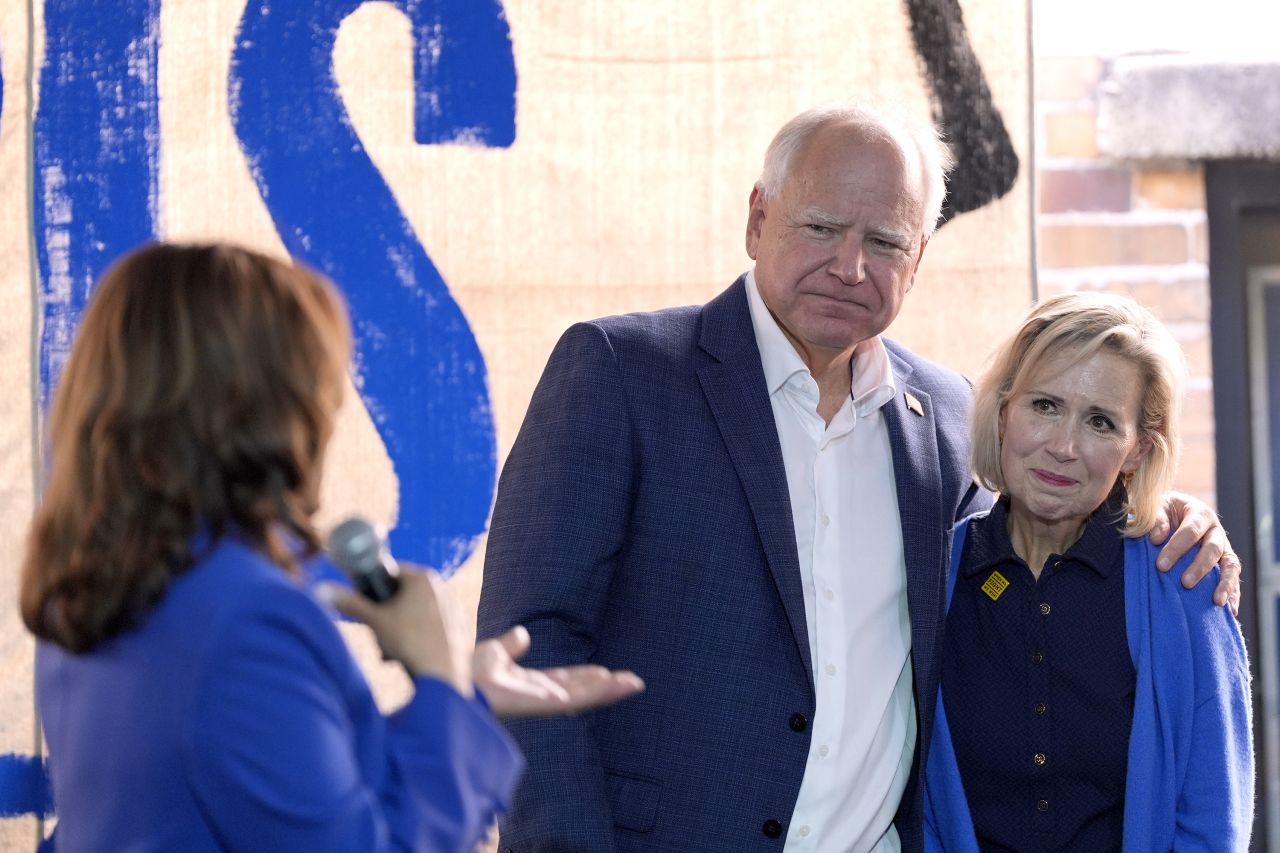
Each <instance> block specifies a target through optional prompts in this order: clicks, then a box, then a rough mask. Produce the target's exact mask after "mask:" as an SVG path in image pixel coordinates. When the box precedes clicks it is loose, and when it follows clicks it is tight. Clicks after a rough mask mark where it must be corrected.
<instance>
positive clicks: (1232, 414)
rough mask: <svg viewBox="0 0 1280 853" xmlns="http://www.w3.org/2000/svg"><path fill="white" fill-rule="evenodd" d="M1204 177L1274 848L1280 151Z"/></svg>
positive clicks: (1232, 520)
mask: <svg viewBox="0 0 1280 853" xmlns="http://www.w3.org/2000/svg"><path fill="white" fill-rule="evenodd" d="M1205 182H1206V200H1207V205H1208V214H1209V294H1210V299H1211V305H1212V308H1211V315H1210V330H1211V334H1212V336H1213V400H1214V420H1215V434H1216V437H1215V445H1216V451H1217V494H1218V511H1219V513H1220V514H1221V515H1222V519H1223V523H1224V524H1225V525H1226V527H1227V530H1228V532H1229V533H1230V535H1231V541H1232V543H1233V544H1234V545H1235V547H1236V549H1237V551H1238V552H1239V554H1240V559H1241V561H1242V563H1243V564H1244V579H1245V584H1244V591H1243V601H1242V603H1241V608H1240V625H1241V628H1242V629H1243V631H1244V636H1245V641H1246V643H1248V646H1249V651H1250V663H1251V666H1252V668H1253V685H1254V694H1253V702H1254V743H1255V747H1256V752H1257V761H1258V777H1257V778H1258V796H1257V800H1256V803H1257V815H1256V818H1255V822H1254V833H1253V842H1254V843H1253V847H1254V849H1256V850H1264V849H1271V850H1280V814H1278V813H1277V810H1278V809H1280V784H1278V780H1280V766H1278V764H1280V762H1278V761H1277V752H1276V750H1277V746H1278V745H1280V744H1278V743H1277V733H1278V732H1277V727H1276V721H1277V719H1278V714H1280V708H1278V707H1277V696H1276V689H1277V685H1280V634H1278V632H1280V527H1277V522H1278V521H1280V163H1277V162H1267V161H1255V160H1224V161H1218V162H1211V163H1208V164H1207V165H1206V168H1205Z"/></svg>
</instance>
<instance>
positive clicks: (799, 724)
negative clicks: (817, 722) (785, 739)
mask: <svg viewBox="0 0 1280 853" xmlns="http://www.w3.org/2000/svg"><path fill="white" fill-rule="evenodd" d="M787 725H789V726H791V731H793V732H802V731H804V730H805V729H807V728H809V721H808V720H806V719H805V717H804V714H801V713H800V712H798V711H797V712H796V713H794V714H792V715H791V719H790V720H788V721H787Z"/></svg>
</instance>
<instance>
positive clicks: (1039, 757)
mask: <svg viewBox="0 0 1280 853" xmlns="http://www.w3.org/2000/svg"><path fill="white" fill-rule="evenodd" d="M1031 760H1032V761H1034V762H1035V763H1036V767H1043V766H1044V763H1045V762H1046V761H1048V760H1049V759H1048V758H1046V757H1045V754H1044V753H1043V752H1037V753H1036V754H1035V755H1033V756H1032V757H1031Z"/></svg>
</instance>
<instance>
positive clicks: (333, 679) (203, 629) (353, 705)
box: [36, 537, 520, 853]
mask: <svg viewBox="0 0 1280 853" xmlns="http://www.w3.org/2000/svg"><path fill="white" fill-rule="evenodd" d="M414 688H415V692H414V695H413V698H412V699H410V700H409V702H408V704H406V705H405V706H404V707H403V708H401V709H400V710H398V711H396V712H395V713H394V714H392V715H390V716H389V717H385V718H384V717H383V715H382V714H381V713H379V711H378V709H377V707H376V706H375V705H374V702H373V696H372V694H370V692H369V688H368V685H367V684H366V683H365V680H364V678H363V676H362V675H361V673H360V669H359V667H358V666H357V665H356V662H355V660H354V659H353V658H352V657H351V655H350V653H349V652H348V651H347V647H346V645H345V643H344V642H343V639H342V636H341V635H340V634H339V633H338V629H337V628H336V627H335V625H334V624H333V621H332V618H331V615H330V613H329V612H326V611H325V610H324V609H322V608H321V606H320V605H319V603H318V602H317V601H316V600H315V599H313V598H312V596H311V595H310V594H309V593H308V591H307V590H306V589H304V588H302V587H301V586H300V585H298V584H297V583H296V582H295V581H293V580H292V579H291V578H290V577H289V576H288V575H286V574H285V573H284V572H283V571H281V570H280V569H279V568H278V567H277V566H275V565H274V564H272V563H270V562H269V561H267V560H266V559H265V558H264V557H263V556H262V555H261V554H259V553H258V552H256V551H254V550H253V549H251V548H249V547H247V546H245V545H244V544H241V543H239V542H236V541H235V540H234V539H232V538H230V537H224V538H223V539H221V540H220V541H219V542H218V543H217V544H216V546H215V547H214V548H213V549H212V552H211V553H210V554H209V555H208V556H207V557H205V558H204V559H202V560H201V561H200V562H198V563H197V564H196V565H195V566H194V567H192V568H191V569H190V570H189V571H187V572H185V573H183V574H182V575H180V576H179V577H177V578H175V579H174V581H173V582H172V583H171V584H170V586H169V589H168V590H167V591H166V592H165V595H164V597H163V598H162V599H161V600H160V602H159V603H158V604H157V605H156V606H155V607H154V608H153V609H152V610H151V611H150V612H149V613H148V614H147V615H146V617H145V618H144V619H143V620H142V622H141V624H139V625H138V626H137V627H135V628H133V629H131V630H128V631H126V632H124V633H122V634H119V635H117V636H115V637H113V638H111V639H110V640H107V641H104V642H102V643H100V644H98V645H97V646H95V647H94V648H93V649H92V650H91V651H89V652H88V653H86V654H81V655H73V654H70V653H68V652H66V651H65V650H63V649H61V648H60V647H58V646H55V645H52V644H50V643H44V642H42V643H40V644H39V645H38V647H37V650H36V698H37V701H38V702H39V706H40V719H41V721H42V723H43V725H44V732H45V736H46V737H47V739H48V742H49V775H50V777H51V780H52V783H53V798H54V805H55V807H56V809H57V814H58V825H57V830H56V832H55V833H54V838H55V844H54V846H56V849H57V850H58V851H83V850H102V851H108V850H134V851H150V850H155V851H160V850H183V851H191V853H199V851H217V850H278V851H292V850H299V851H302V850H305V851H324V850H331V851H353V853H354V851H360V853H366V851H381V850H424V851H425V850H429V851H432V853H440V851H459V853H463V851H470V850H472V849H473V848H474V846H475V843H476V841H477V840H479V839H480V838H482V837H483V836H484V834H485V833H486V831H487V829H488V827H489V825H490V822H491V821H492V819H493V815H494V812H495V811H496V810H498V809H500V808H501V807H502V806H503V805H505V803H506V802H507V801H508V797H509V794H510V791H511V789H512V787H514V785H515V780H516V776H517V775H518V774H519V772H520V756H519V754H518V753H517V752H516V749H515V747H514V745H512V744H511V742H510V740H509V739H508V738H507V737H506V735H505V734H504V733H503V731H502V728H501V726H499V725H498V723H497V722H496V721H495V720H494V719H493V717H492V716H491V715H490V714H489V712H488V710H487V709H485V708H484V707H483V706H482V704H481V702H480V701H479V700H478V699H476V700H472V701H467V700H464V699H463V698H462V697H461V696H460V695H459V694H458V693H457V692H456V691H454V690H453V688H451V687H448V686H447V685H445V684H444V682H441V681H438V680H435V679H432V678H418V679H415V683H414Z"/></svg>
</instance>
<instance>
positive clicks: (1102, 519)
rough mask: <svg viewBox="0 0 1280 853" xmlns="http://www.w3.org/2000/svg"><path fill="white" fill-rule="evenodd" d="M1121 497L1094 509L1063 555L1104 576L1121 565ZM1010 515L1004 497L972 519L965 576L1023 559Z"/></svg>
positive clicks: (1006, 499)
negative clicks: (1015, 544)
mask: <svg viewBox="0 0 1280 853" xmlns="http://www.w3.org/2000/svg"><path fill="white" fill-rule="evenodd" d="M1122 501H1123V496H1120V497H1119V498H1117V497H1116V496H1115V495H1113V496H1112V497H1111V498H1108V499H1107V500H1106V501H1105V502H1103V504H1102V506H1100V507H1098V508H1097V509H1096V510H1094V512H1093V515H1091V516H1089V521H1088V522H1087V523H1086V524H1085V526H1084V533H1082V534H1080V538H1079V539H1078V540H1076V542H1075V544H1074V545H1072V546H1071V547H1070V548H1068V549H1067V553H1065V554H1063V555H1061V559H1062V560H1064V561H1068V560H1069V561H1072V562H1075V563H1079V564H1080V565H1082V566H1086V567H1088V568H1090V569H1092V570H1093V571H1094V572H1096V573H1097V574H1098V575H1100V576H1102V577H1104V578H1105V577H1110V576H1111V573H1112V572H1113V571H1115V570H1116V569H1117V568H1119V567H1120V566H1122V565H1123V562H1124V542H1123V539H1124V537H1123V534H1122V533H1121V532H1120V531H1121V529H1122V528H1123V527H1124V522H1125V518H1124V514H1123V511H1122V508H1123V506H1124V504H1123V502H1122ZM1008 517H1009V499H1008V498H1006V497H1001V498H1000V500H998V501H996V505H995V506H993V507H992V508H991V512H990V513H989V514H988V515H987V516H986V517H985V518H975V519H973V521H971V522H970V523H969V532H968V533H967V534H966V536H965V539H966V545H965V554H964V560H963V563H962V565H963V566H964V569H963V574H964V576H965V577H971V576H973V575H976V574H978V573H980V572H982V571H986V570H988V569H992V568H995V567H997V566H998V565H1000V564H1001V563H1008V562H1011V561H1012V562H1019V563H1021V562H1023V560H1022V558H1021V557H1019V556H1018V555H1017V553H1016V552H1015V551H1014V550H1013V542H1011V541H1010V539H1009V529H1008Z"/></svg>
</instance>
